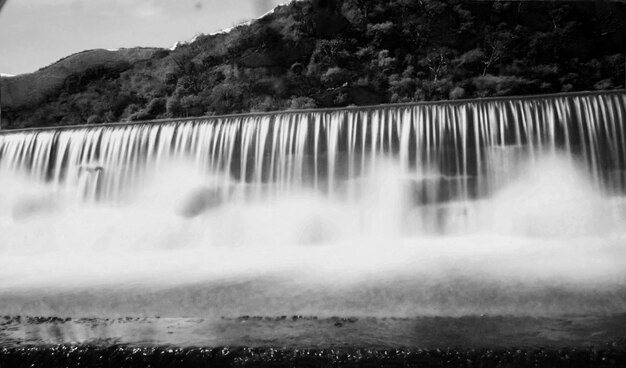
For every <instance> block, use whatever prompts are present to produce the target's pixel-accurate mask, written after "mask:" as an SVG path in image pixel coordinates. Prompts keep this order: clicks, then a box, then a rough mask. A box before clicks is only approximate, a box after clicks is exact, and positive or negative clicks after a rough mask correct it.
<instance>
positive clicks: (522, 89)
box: [3, 0, 626, 128]
mask: <svg viewBox="0 0 626 368" xmlns="http://www.w3.org/2000/svg"><path fill="white" fill-rule="evenodd" d="M207 27H208V26H207ZM625 53H626V4H624V3H619V2H601V1H595V2H539V1H537V2H528V1H494V2H486V1H477V2H467V1H460V0H456V1H455V0H449V1H446V2H444V1H439V0H313V1H297V2H291V3H290V4H288V5H285V6H282V7H279V8H278V9H277V10H276V11H275V12H274V13H273V14H270V15H268V16H266V17H264V18H262V19H260V20H258V21H255V22H253V23H252V24H250V25H242V26H239V27H236V28H234V29H233V30H231V31H230V32H228V33H222V34H217V35H212V36H202V37H199V38H198V39H197V40H195V41H194V42H193V43H190V44H185V45H182V46H179V47H178V48H177V49H176V50H174V51H169V50H163V51H162V52H157V53H156V54H155V56H154V57H153V58H152V59H150V60H148V61H142V62H138V63H134V64H132V65H124V66H121V67H117V68H115V69H107V68H91V69H89V70H87V71H85V72H83V73H79V74H74V75H72V76H71V77H69V78H68V79H67V80H66V82H65V84H64V86H63V88H62V89H61V90H59V91H58V93H55V94H54V95H52V96H50V98H49V99H48V101H47V102H46V103H44V104H41V105H39V106H36V107H32V108H28V109H22V110H19V111H6V112H5V111H3V125H4V126H9V127H14V128H17V127H25V126H53V125H66V124H81V123H89V124H98V123H103V122H114V121H124V120H145V119H156V118H171V117H187V116H199V115H213V114H228V113H238V112H248V111H269V110H279V109H300V108H314V107H331V106H347V105H365V104H376V103H388V102H392V103H393V102H408V101H423V100H440V99H459V98H473V97H487V96H503V95H523V94H537V93H555V92H566V91H579V90H604V89H614V88H623V87H624V80H625V79H626V78H625V76H624V70H625V64H626V61H625V60H624V55H625Z"/></svg>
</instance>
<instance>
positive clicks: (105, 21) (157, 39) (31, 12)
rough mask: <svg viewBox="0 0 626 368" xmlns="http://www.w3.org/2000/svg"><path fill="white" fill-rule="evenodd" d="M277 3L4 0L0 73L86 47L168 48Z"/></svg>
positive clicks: (19, 71) (27, 68)
mask: <svg viewBox="0 0 626 368" xmlns="http://www.w3.org/2000/svg"><path fill="white" fill-rule="evenodd" d="M1 1H2V0H0V2H1ZM283 2H285V0H6V3H5V4H4V7H2V10H1V11H0V73H3V74H22V73H30V72H34V71H36V70H37V69H39V68H41V67H44V66H47V65H50V64H52V63H54V62H55V61H57V60H59V59H61V58H63V57H65V56H68V55H70V54H73V53H76V52H80V51H83V50H88V49H97V48H104V49H117V48H121V47H136V46H142V47H152V46H155V47H167V48H170V47H172V45H174V43H175V42H177V41H187V40H190V39H192V38H193V37H194V36H195V35H196V34H198V33H205V34H207V33H213V32H218V31H220V30H223V29H226V28H230V27H232V26H234V25H237V24H239V23H242V22H244V21H247V20H250V19H253V18H256V17H258V16H260V15H262V14H264V13H265V12H267V11H269V10H271V9H272V8H273V7H274V6H276V5H278V4H280V3H283Z"/></svg>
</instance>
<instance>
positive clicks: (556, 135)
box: [0, 91, 626, 315]
mask: <svg viewBox="0 0 626 368" xmlns="http://www.w3.org/2000/svg"><path fill="white" fill-rule="evenodd" d="M625 119H626V93H625V92H624V91H612V92H611V91H609V92H598V93H574V94H561V95H548V96H536V97H532V96H531V97H523V98H497V99H484V100H468V101H451V102H445V103H418V104H403V105H387V106H375V107H363V108H346V109H330V110H310V111H293V112H289V111H287V112H280V113H269V114H258V115H255V114H250V115H236V116H221V117H205V118H193V119H181V120H171V121H162V122H148V123H132V124H119V125H116V124H111V125H103V126H77V127H63V128H57V129H55V128H50V129H35V130H23V131H5V132H2V133H1V134H0V174H1V175H0V189H1V190H0V205H1V209H0V211H1V212H0V252H2V254H3V255H4V257H3V260H2V262H3V263H4V265H3V267H2V271H0V292H3V293H4V294H3V295H9V296H10V297H6V298H3V300H4V301H3V302H0V305H1V306H3V307H4V309H6V310H18V309H20V307H23V306H24V305H28V306H29V308H31V309H30V310H32V311H35V312H37V311H45V312H50V313H52V312H58V311H60V310H61V311H62V310H74V311H76V313H82V314H88V315H89V314H93V313H96V312H95V311H97V310H100V309H102V310H104V311H105V312H103V313H112V314H116V313H132V312H133V311H135V312H137V309H136V308H137V304H132V305H131V304H129V305H125V306H119V300H118V301H117V302H116V303H117V304H116V303H112V304H110V305H109V306H108V307H106V306H103V305H106V304H107V301H106V300H105V299H103V298H104V297H92V296H85V294H84V293H83V294H81V295H82V298H83V299H80V298H78V299H75V298H74V299H71V300H73V301H74V302H71V303H70V302H68V301H66V300H64V298H63V297H50V296H49V295H48V294H46V293H44V294H46V295H48V296H47V299H46V300H48V302H45V303H43V304H42V303H39V304H37V303H34V302H32V300H31V299H29V298H35V299H36V298H37V295H41V294H40V293H39V294H38V292H35V291H36V290H41V288H43V289H46V290H58V293H57V294H58V295H74V294H76V293H78V292H76V293H74V291H76V290H78V291H82V290H85V289H90V288H93V287H94V286H97V287H101V288H104V289H106V290H109V292H110V293H113V294H115V293H116V292H111V291H110V290H111V289H115V288H121V289H123V291H120V292H119V293H118V294H124V293H127V292H128V293H130V292H129V291H127V289H126V288H128V287H137V285H142V287H144V286H145V285H148V286H150V287H152V288H157V289H158V290H159V292H162V293H165V294H159V295H161V296H160V297H159V298H156V299H159V301H155V300H154V299H150V302H146V301H145V300H144V301H142V302H141V303H139V304H140V305H141V306H142V307H141V308H140V309H139V311H138V312H137V313H140V314H151V313H157V311H160V313H168V311H169V313H175V312H173V311H172V310H173V309H172V308H174V306H172V303H173V302H172V301H171V300H170V301H167V299H168V298H170V297H168V296H167V295H170V294H168V293H170V291H167V292H166V291H163V290H164V289H163V288H164V285H166V286H167V287H170V288H174V289H176V290H178V291H171V293H174V295H177V297H176V298H179V297H180V293H183V294H184V295H187V296H188V297H186V298H185V303H183V304H184V306H178V307H179V308H182V309H183V310H185V311H187V312H186V313H189V314H191V315H195V314H203V313H217V314H220V313H221V314H224V313H231V312H232V313H241V314H245V313H248V314H253V313H254V312H255V311H259V310H261V311H266V313H270V311H276V310H278V311H280V312H281V313H309V314H319V313H335V314H342V313H348V314H350V313H356V314H374V315H378V314H400V315H406V314H412V313H413V314H445V315H450V314H451V315H459V314H467V313H470V314H471V313H481V312H482V311H489V312H494V311H495V312H496V313H513V312H516V313H518V312H520V309H521V310H524V311H525V313H535V312H541V311H547V313H561V312H563V313H567V312H570V313H572V312H594V311H609V312H619V311H623V308H624V305H626V297H625V296H624V295H625V294H624V286H626V282H624V281H625V280H624V276H623V275H624V273H623V271H625V269H626V263H625V262H622V261H624V260H626V256H624V250H623V249H624V248H626V242H625V240H626V237H625V232H624V220H625V219H626V205H625V203H624V200H623V198H624V194H625V193H626V175H625V174H624V172H625V170H626V145H625V144H624V143H625V142H626V141H625V138H626V131H625V130H626V126H625V123H624V121H625ZM555 257H556V258H558V259H559V261H558V262H556V261H555ZM25 265H26V266H25ZM300 273H303V274H306V275H305V276H303V275H300ZM285 275H288V276H285ZM294 275H295V276H294ZM381 275H385V276H384V277H383V276H381ZM265 279H267V280H271V281H267V283H264V282H262V281H258V280H265ZM277 279H278V280H279V281H275V280H277ZM233 280H235V281H236V280H247V282H253V284H254V285H257V286H255V287H258V288H259V289H260V290H265V291H264V292H263V293H262V294H263V295H262V296H258V295H257V296H255V295H252V294H254V293H252V292H250V290H249V289H248V288H249V287H251V286H250V284H246V285H245V286H243V287H242V286H241V283H238V282H235V281H233ZM250 280H253V281H250ZM285 280H288V281H289V282H287V283H288V285H283V283H284V282H286V281H285ZM294 280H296V281H294ZM381 280H383V281H381ZM398 280H401V281H402V282H398ZM233 282H235V285H239V286H238V287H239V288H240V289H241V290H239V289H238V287H235V286H233ZM381 282H382V284H381ZM255 283H260V285H258V284H255ZM389 283H392V284H393V285H396V286H394V287H390V284H389ZM199 284H200V285H202V284H208V285H211V286H210V287H207V288H202V287H201V286H198V285H199ZM181 285H182V286H187V285H192V286H189V288H190V289H185V290H194V291H193V292H190V291H187V292H184V291H180V290H179V289H180V287H181ZM220 285H228V286H220ZM355 285H359V286H358V287H357V289H359V290H361V291H362V292H361V294H358V295H356V296H355V295H354V294H353V293H351V292H345V290H349V289H351V288H352V289H354V288H355ZM364 285H365V286H364ZM397 285H405V286H404V287H402V286H397ZM494 285H495V286H494ZM369 286H371V288H369ZM599 286H601V287H599ZM177 288H179V289H177ZM198 288H200V290H204V291H199V289H198ZM266 288H269V289H272V290H273V291H271V292H270V291H268V290H266ZM555 288H556V289H558V290H560V291H561V293H562V294H561V296H560V297H556V296H554V295H551V294H550V290H554V289H555ZM296 289H297V290H302V289H304V290H308V291H309V293H308V294H307V295H306V296H303V295H301V292H297V291H295V290H296ZM370 289H371V290H376V291H371V290H370ZM596 289H599V291H597V292H594V293H595V294H594V295H593V297H589V295H590V294H589V290H596ZM24 290H26V291H27V292H24ZM33 290H35V291H33ZM168 290H170V289H168ZM172 290H173V289H172ZM206 290H212V291H211V292H208V291H206ZM285 290H288V291H285ZM367 290H370V292H368V291H367ZM381 290H386V291H381ZM442 290H444V291H442ZM463 290H473V292H472V293H471V294H473V295H471V296H468V295H466V294H467V291H463ZM493 290H501V292H500V293H496V294H497V295H494V294H493V293H494V292H493ZM283 291H285V292H283ZM409 291H410V292H409ZM24 293H26V295H30V296H29V297H27V296H24ZM55 293H56V292H55ZM63 293H65V294H63ZM68 293H69V294H68ZM72 293H74V294H72ZM194 293H197V294H199V295H200V296H198V295H196V296H193V295H188V294H194ZM442 293H443V294H445V295H442ZM344 294H345V295H351V296H350V297H348V296H344ZM407 294H411V295H410V296H407ZM103 295H111V294H107V293H103ZM124 295H126V294H124ZM215 295H219V297H216V296H215ZM390 295H391V296H390ZM125 298H127V295H126V297H125ZM172 298H173V297H172ZM176 298H173V299H176ZM66 299H67V298H66ZM127 299H128V298H127ZM164 299H165V300H166V301H163V300H164ZM520 299H522V301H520ZM194 300H195V301H194ZM286 300H288V301H286ZM279 301H280V302H279ZM2 303H4V304H2ZM68 303H69V304H71V305H69V304H68ZM265 304H267V306H261V305H265ZM279 304H280V307H277V305H279ZM116 305H117V306H116ZM72 308H73V309H72ZM142 308H143V309H142ZM168 308H169V309H168ZM129 311H130V312H129ZM163 311H165V312H163Z"/></svg>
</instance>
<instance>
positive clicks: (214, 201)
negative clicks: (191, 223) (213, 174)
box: [177, 187, 223, 218]
mask: <svg viewBox="0 0 626 368" xmlns="http://www.w3.org/2000/svg"><path fill="white" fill-rule="evenodd" d="M222 201H223V200H222V196H221V195H220V192H219V190H217V189H214V188H209V187H199V188H196V189H195V190H193V191H191V192H190V193H189V194H188V195H186V196H185V198H184V199H183V200H182V203H181V204H180V206H178V210H177V212H178V213H179V214H180V215H181V216H183V217H186V218H193V217H196V216H198V215H200V214H202V213H204V212H206V211H209V210H211V209H213V208H215V207H217V206H219V205H220V204H221V203H222Z"/></svg>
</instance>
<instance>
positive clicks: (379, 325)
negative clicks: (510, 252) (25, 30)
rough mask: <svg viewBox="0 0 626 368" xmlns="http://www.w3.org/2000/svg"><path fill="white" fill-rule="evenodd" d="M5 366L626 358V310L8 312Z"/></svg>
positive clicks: (562, 362)
mask: <svg viewBox="0 0 626 368" xmlns="http://www.w3.org/2000/svg"><path fill="white" fill-rule="evenodd" d="M6 367H116V368H117V367H129V368H130V367H626V315H623V314H619V315H605V316H560V317H529V316H525V317H524V316H466V317H415V318H393V317H391V318H373V317H365V318H356V317H350V318H343V317H330V318H318V317H307V316H275V317H264V316H241V317H238V318H224V317H221V318H180V317H178V318H160V317H124V318H60V317H27V316H0V368H6Z"/></svg>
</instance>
